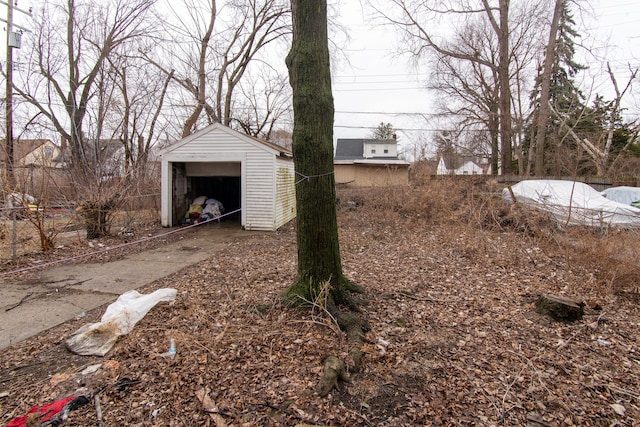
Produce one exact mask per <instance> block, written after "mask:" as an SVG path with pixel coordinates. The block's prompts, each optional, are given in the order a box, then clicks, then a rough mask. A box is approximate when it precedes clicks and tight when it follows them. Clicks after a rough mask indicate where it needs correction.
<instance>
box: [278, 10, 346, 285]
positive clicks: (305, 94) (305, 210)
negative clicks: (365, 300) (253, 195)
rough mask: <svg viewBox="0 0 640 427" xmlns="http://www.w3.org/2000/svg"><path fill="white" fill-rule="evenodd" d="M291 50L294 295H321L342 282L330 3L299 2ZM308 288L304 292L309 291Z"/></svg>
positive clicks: (289, 65)
mask: <svg viewBox="0 0 640 427" xmlns="http://www.w3.org/2000/svg"><path fill="white" fill-rule="evenodd" d="M292 8H293V29H294V30H293V44H292V47H291V51H290V52H289V55H288V56H287V66H288V68H289V81H290V83H291V87H292V88H293V112H294V126H293V158H294V164H295V169H296V174H297V176H298V181H299V184H298V186H297V188H296V205H297V240H298V278H297V284H296V285H294V289H292V290H293V291H294V292H295V293H296V294H299V295H301V296H303V297H305V298H306V297H314V295H317V294H318V293H319V292H318V289H319V288H320V285H321V284H322V283H323V282H325V281H330V283H331V284H332V286H336V285H338V284H339V283H340V281H341V280H342V265H341V262H340V246H339V244H338V225H337V219H336V201H335V179H334V176H333V115H334V107H333V94H332V92H331V71H330V63H329V47H328V39H327V26H326V25H327V15H326V13H327V12H326V0H295V1H293V2H292ZM305 288H306V289H305Z"/></svg>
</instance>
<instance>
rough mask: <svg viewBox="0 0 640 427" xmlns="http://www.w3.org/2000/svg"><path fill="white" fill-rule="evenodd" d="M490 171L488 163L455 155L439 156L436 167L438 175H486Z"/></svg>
mask: <svg viewBox="0 0 640 427" xmlns="http://www.w3.org/2000/svg"><path fill="white" fill-rule="evenodd" d="M490 172H491V171H490V165H489V164H488V163H481V162H479V161H478V160H477V159H476V158H472V157H466V156H455V155H445V156H440V159H439V160H438V167H437V169H436V174H438V175H486V174H488V173H490Z"/></svg>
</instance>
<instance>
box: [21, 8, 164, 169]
mask: <svg viewBox="0 0 640 427" xmlns="http://www.w3.org/2000/svg"><path fill="white" fill-rule="evenodd" d="M154 3H155V0H116V1H114V2H108V3H104V4H103V3H95V2H90V1H82V0H80V1H77V0H67V1H66V2H65V3H64V4H63V3H62V2H57V1H56V0H50V1H47V2H45V4H44V6H43V8H42V10H41V13H40V14H39V15H37V18H36V27H37V28H36V30H35V31H34V33H35V34H36V37H37V39H36V40H35V44H34V46H33V50H32V53H31V55H32V56H31V58H30V63H29V67H30V69H29V73H27V75H28V78H27V79H26V80H25V81H24V82H23V85H21V86H19V85H16V87H15V89H16V93H18V94H19V95H20V96H22V97H23V98H24V99H25V100H27V101H28V102H30V103H31V104H33V105H34V106H35V107H36V108H37V109H38V110H39V112H40V113H41V114H43V115H44V116H45V117H47V118H48V119H49V120H50V121H51V123H52V124H53V126H54V128H55V130H56V131H57V132H58V133H59V134H60V135H61V136H62V138H64V139H65V140H66V141H67V142H68V144H69V150H70V153H71V156H70V160H71V162H72V165H73V166H74V167H80V168H82V167H84V166H83V165H88V162H87V158H86V154H87V153H86V149H87V148H88V147H87V140H86V136H85V132H84V128H85V126H86V125H87V122H86V119H87V114H88V112H89V110H90V109H91V108H92V102H93V101H94V97H95V85H96V81H97V79H98V78H99V75H100V73H101V72H103V68H104V66H105V62H106V61H107V59H108V58H109V57H110V56H111V55H113V54H114V52H116V51H117V50H118V48H119V47H120V46H121V45H123V44H124V43H126V42H127V41H129V40H131V39H135V38H138V37H143V36H146V35H147V34H149V33H150V32H152V26H151V24H150V23H149V21H147V20H145V18H146V16H147V15H148V13H149V11H150V9H151V8H152V6H153V5H154ZM61 28H63V29H64V30H65V31H60V29H61ZM36 76H38V77H39V78H37V77H36Z"/></svg>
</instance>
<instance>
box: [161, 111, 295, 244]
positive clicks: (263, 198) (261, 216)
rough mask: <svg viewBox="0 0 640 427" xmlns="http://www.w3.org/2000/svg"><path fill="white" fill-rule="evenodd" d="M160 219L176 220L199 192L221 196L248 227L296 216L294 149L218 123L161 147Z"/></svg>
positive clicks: (269, 226) (267, 227)
mask: <svg viewBox="0 0 640 427" xmlns="http://www.w3.org/2000/svg"><path fill="white" fill-rule="evenodd" d="M160 155H161V158H162V190H161V191H162V195H161V204H162V206H161V209H162V214H161V218H162V225H163V226H164V227H171V226H174V225H178V224H179V223H180V220H181V219H183V218H184V217H185V214H186V212H187V209H188V208H189V205H190V204H191V203H192V202H193V200H194V199H195V198H196V197H200V196H206V197H207V198H213V199H217V200H219V201H220V202H221V203H222V204H223V205H224V208H225V211H226V212H227V213H230V212H235V213H234V214H233V217H235V218H236V219H239V222H240V226H241V227H242V228H244V229H246V230H264V231H272V230H276V229H278V228H280V227H281V226H283V225H284V224H286V223H287V222H289V221H291V220H292V219H293V218H295V216H296V210H295V206H296V200H295V199H296V197H295V172H294V168H293V157H292V153H291V151H290V150H287V149H286V148H283V147H280V146H278V145H276V144H273V143H270V142H268V141H263V140H260V139H257V138H253V137H250V136H248V135H245V134H242V133H240V132H236V131H234V130H233V129H230V128H228V127H226V126H223V125H221V124H219V123H214V124H212V125H209V126H207V127H206V128H204V129H202V130H201V131H198V132H196V133H194V134H192V135H190V136H188V137H187V138H184V139H182V140H180V141H178V142H176V143H175V144H172V145H171V146H169V147H167V148H166V149H164V150H162V151H161V153H160Z"/></svg>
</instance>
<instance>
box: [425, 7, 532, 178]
mask: <svg viewBox="0 0 640 427" xmlns="http://www.w3.org/2000/svg"><path fill="white" fill-rule="evenodd" d="M540 8H541V6H540V5H539V4H535V5H529V4H519V5H518V6H517V7H514V8H512V9H511V19H512V21H513V22H512V24H511V27H510V38H511V41H510V50H511V52H510V56H509V63H510V64H511V65H510V74H509V76H510V85H511V86H512V88H511V90H510V92H511V94H512V98H513V99H512V101H511V105H512V111H511V116H512V121H513V123H514V126H513V128H514V129H513V132H512V134H513V139H512V145H513V147H514V154H515V157H517V158H518V159H521V157H522V155H521V150H520V146H521V144H520V143H519V140H520V135H519V133H518V131H519V129H520V128H522V123H524V121H525V117H526V115H527V114H528V107H524V105H525V102H523V97H526V95H523V94H526V93H527V89H528V88H529V87H530V81H529V79H528V78H527V76H528V75H529V74H530V73H531V68H532V62H533V59H534V58H535V57H536V54H537V52H538V50H539V46H540V40H539V38H538V37H537V34H538V33H539V27H540V16H541V15H544V13H543V10H541V9H540ZM487 25H488V22H487V18H486V16H485V15H484V14H474V15H471V16H468V17H466V18H465V19H464V23H463V24H461V25H460V26H458V27H456V31H455V32H454V34H453V35H452V36H450V37H449V39H448V41H447V42H446V43H445V42H443V45H445V46H446V49H447V51H455V52H457V53H459V54H464V55H466V56H464V57H463V58H461V57H460V55H458V56H452V55H450V54H447V53H442V52H437V51H434V50H433V49H432V53H433V57H434V60H433V62H432V67H431V68H432V72H431V76H430V81H429V84H428V87H429V88H430V89H433V90H436V91H438V93H439V95H440V96H438V102H437V107H438V109H439V110H440V116H441V117H442V118H443V119H447V121H448V124H447V126H449V127H451V126H453V127H454V128H455V129H457V131H458V133H459V136H460V137H461V138H463V139H461V140H459V141H458V143H459V144H461V145H464V144H465V141H466V144H467V145H468V147H467V148H469V149H472V151H473V152H474V153H476V155H483V157H484V156H486V154H485V153H490V158H491V170H492V173H497V172H498V165H499V154H500V151H501V150H500V134H501V131H500V122H501V121H500V83H499V68H498V66H497V64H498V63H499V62H500V50H499V43H498V38H497V35H496V34H495V32H492V31H486V27H487ZM471 57H472V58H474V60H469V59H468V58H471ZM489 64H492V65H489ZM463 151H466V150H463ZM520 163H521V164H522V161H520Z"/></svg>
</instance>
